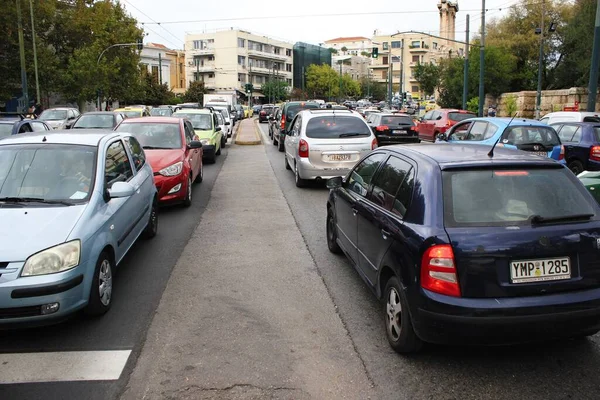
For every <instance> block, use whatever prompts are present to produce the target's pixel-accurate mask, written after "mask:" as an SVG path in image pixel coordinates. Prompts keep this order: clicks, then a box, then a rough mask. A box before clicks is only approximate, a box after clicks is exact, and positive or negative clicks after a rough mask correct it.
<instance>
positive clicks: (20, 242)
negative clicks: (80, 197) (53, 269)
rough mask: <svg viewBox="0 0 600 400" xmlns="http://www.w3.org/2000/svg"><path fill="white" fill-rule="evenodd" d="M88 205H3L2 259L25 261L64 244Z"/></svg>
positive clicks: (0, 245) (0, 244)
mask: <svg viewBox="0 0 600 400" xmlns="http://www.w3.org/2000/svg"><path fill="white" fill-rule="evenodd" d="M86 206H87V204H82V205H75V206H56V207H55V206H51V207H10V208H0V221H2V224H0V261H8V262H17V261H25V260H26V259H27V257H29V256H30V255H32V254H35V253H37V252H39V251H40V250H44V249H47V248H48V247H52V246H55V245H57V244H61V243H64V242H65V241H66V240H67V238H68V237H69V233H71V231H72V230H73V228H74V227H75V224H76V223H77V221H78V220H79V218H80V217H81V214H82V213H83V211H84V210H85V208H86Z"/></svg>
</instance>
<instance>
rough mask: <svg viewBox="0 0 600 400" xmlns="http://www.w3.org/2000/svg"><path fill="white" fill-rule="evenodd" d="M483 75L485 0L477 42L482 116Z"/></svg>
mask: <svg viewBox="0 0 600 400" xmlns="http://www.w3.org/2000/svg"><path fill="white" fill-rule="evenodd" d="M484 75H485V0H481V43H480V44H479V112H478V114H477V115H478V116H479V117H483V103H484V102H485V88H484V86H483V78H484Z"/></svg>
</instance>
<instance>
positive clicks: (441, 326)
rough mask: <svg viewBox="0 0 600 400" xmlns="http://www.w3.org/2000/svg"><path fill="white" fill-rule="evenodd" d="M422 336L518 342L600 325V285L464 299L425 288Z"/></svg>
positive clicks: (418, 326) (417, 318) (417, 319)
mask: <svg viewBox="0 0 600 400" xmlns="http://www.w3.org/2000/svg"><path fill="white" fill-rule="evenodd" d="M421 296H422V297H423V300H424V301H423V302H422V303H421V304H420V306H419V307H417V309H416V310H413V313H412V316H413V323H414V326H415V331H416V332H417V335H418V336H419V337H420V338H421V339H423V340H424V341H426V342H431V343H441V344H483V345H494V344H512V343H526V342H539V341H544V340H548V339H554V338H560V337H568V336H575V335H578V334H584V333H587V332H590V331H594V330H598V329H600V289H592V290H585V291H579V292H571V293H559V294H553V295H546V296H532V297H525V298H523V297H521V298H504V299H503V298H493V299H463V298H455V297H450V296H444V295H439V294H437V293H433V292H430V291H427V290H421Z"/></svg>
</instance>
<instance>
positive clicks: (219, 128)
mask: <svg viewBox="0 0 600 400" xmlns="http://www.w3.org/2000/svg"><path fill="white" fill-rule="evenodd" d="M228 123H229V122H225V125H227V124H228ZM220 130H221V127H220V126H217V127H216V128H215V132H219V131H220Z"/></svg>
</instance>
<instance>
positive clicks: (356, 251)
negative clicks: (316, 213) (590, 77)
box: [327, 144, 600, 353]
mask: <svg viewBox="0 0 600 400" xmlns="http://www.w3.org/2000/svg"><path fill="white" fill-rule="evenodd" d="M489 151H490V147H489V146H480V145H468V146H466V145H458V144H457V145H448V144H444V145H405V146H389V147H384V148H380V149H377V150H375V151H373V152H372V153H370V154H369V155H368V156H367V157H365V158H364V159H363V160H361V161H360V162H359V163H358V164H357V165H356V167H355V168H354V169H353V170H352V171H351V172H350V174H349V175H348V176H347V177H345V178H344V179H342V178H334V179H331V180H329V181H328V187H329V188H331V189H332V190H331V192H330V195H329V199H328V202H327V242H328V246H329V249H330V250H331V251H332V252H334V253H338V252H339V253H341V252H343V253H345V254H346V256H347V257H348V258H349V259H350V261H351V262H352V264H353V265H354V266H355V268H356V269H357V271H358V272H359V274H360V275H361V276H362V278H363V279H364V280H365V282H366V283H367V284H368V285H369V287H370V288H371V289H372V290H373V291H374V293H375V294H376V295H377V297H378V298H380V299H382V300H383V312H384V315H385V328H386V333H387V338H388V341H389V343H390V345H391V346H392V348H394V350H396V351H398V352H402V353H406V352H414V351H417V350H419V349H420V347H421V345H422V342H433V343H448V344H452V343H456V344H506V343H517V342H540V341H544V340H547V339H552V338H559V337H569V336H581V335H591V334H594V333H596V332H597V331H598V330H600V257H599V256H600V208H599V206H598V204H597V203H596V201H595V200H594V199H593V198H592V196H591V195H590V194H589V193H588V192H587V191H586V189H585V188H584V187H583V185H582V184H581V183H580V182H579V181H578V180H577V178H576V177H575V176H574V175H573V174H572V173H571V172H569V170H568V169H567V168H565V167H564V166H563V165H560V164H558V163H556V162H555V161H552V160H549V159H547V158H543V157H540V156H535V155H529V154H525V153H522V152H515V151H514V150H507V149H502V148H496V149H495V151H494V155H493V157H490V156H488V153H489Z"/></svg>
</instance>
